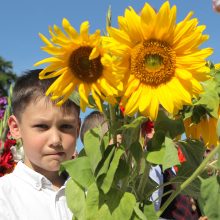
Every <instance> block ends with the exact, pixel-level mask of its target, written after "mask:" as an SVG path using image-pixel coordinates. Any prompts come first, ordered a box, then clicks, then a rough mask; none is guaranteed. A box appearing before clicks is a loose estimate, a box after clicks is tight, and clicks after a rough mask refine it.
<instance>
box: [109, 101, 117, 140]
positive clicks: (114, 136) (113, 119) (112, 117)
mask: <svg viewBox="0 0 220 220" xmlns="http://www.w3.org/2000/svg"><path fill="white" fill-rule="evenodd" d="M109 113H110V124H111V128H112V131H111V132H112V139H113V144H117V134H116V132H115V130H116V126H115V122H116V117H115V108H114V106H112V105H109Z"/></svg>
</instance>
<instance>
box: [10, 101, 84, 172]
mask: <svg viewBox="0 0 220 220" xmlns="http://www.w3.org/2000/svg"><path fill="white" fill-rule="evenodd" d="M13 117H14V118H13ZM10 120H11V122H10ZM13 123H14V124H13ZM10 124H11V125H10ZM79 124H80V122H79V116H78V114H77V112H76V110H75V109H72V110H71V112H68V114H67V113H66V114H65V113H64V112H63V111H62V110H61V109H60V108H59V107H57V106H55V105H53V104H52V103H51V102H46V101H45V98H42V99H40V100H39V101H36V102H34V103H30V104H29V105H28V106H27V107H26V109H25V110H24V112H23V113H22V116H21V120H20V121H18V120H17V119H16V118H15V116H11V118H10V119H9V126H10V129H11V131H12V135H13V134H14V136H15V137H16V138H21V139H22V142H23V147H24V153H25V161H24V163H25V164H26V165H27V166H29V167H30V168H32V169H34V170H36V171H37V172H39V173H41V174H43V175H45V174H47V172H48V171H49V172H51V171H52V172H53V171H58V170H59V167H60V164H61V163H62V162H63V161H66V160H69V159H71V158H72V155H73V154H74V152H75V146H76V139H77V137H78V133H79ZM13 129H14V130H13Z"/></svg>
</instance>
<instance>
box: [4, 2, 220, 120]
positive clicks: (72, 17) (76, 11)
mask: <svg viewBox="0 0 220 220" xmlns="http://www.w3.org/2000/svg"><path fill="white" fill-rule="evenodd" d="M145 2H148V3H150V4H151V5H152V6H153V7H154V8H156V9H159V8H160V6H161V4H162V3H163V2H164V0H150V1H144V0H133V1H131V0H130V1H129V0H112V1H110V0H102V1H101V0H80V1H75V0H62V1H58V0H38V1H31V0H19V1H15V0H1V13H0V56H2V57H3V58H5V59H6V60H8V61H12V62H13V67H14V71H15V72H16V73H17V74H18V75H20V74H21V73H22V72H23V71H25V70H27V69H32V68H33V64H34V63H35V62H36V61H39V60H41V59H43V58H46V57H48V55H47V54H46V53H45V52H43V51H41V49H40V47H41V46H43V42H42V41H41V40H40V38H39V36H38V33H39V32H41V33H42V34H44V35H46V36H49V34H48V26H51V25H53V24H56V25H58V26H61V22H62V19H63V18H64V17H66V18H67V19H68V20H69V21H70V22H71V24H72V25H73V26H74V27H75V28H76V29H77V30H79V26H80V24H81V22H83V21H85V20H88V21H89V22H90V25H91V28H90V30H91V32H94V31H95V30H96V29H101V30H104V29H105V16H106V12H107V9H108V6H109V5H111V7H112V26H117V16H119V15H123V14H124V10H125V8H126V7H128V6H132V7H133V8H134V9H135V10H136V11H139V10H140V9H141V8H142V7H143V5H144V3H145ZM170 4H171V5H174V4H175V5H176V6H177V22H178V21H180V20H182V19H184V17H185V16H186V15H187V13H188V12H189V11H194V17H197V18H198V19H199V24H205V25H206V30H205V32H204V33H206V34H208V35H209V36H210V38H209V40H208V41H207V42H205V43H204V44H203V47H212V48H214V50H215V51H214V54H213V55H212V56H211V57H210V60H212V61H213V62H214V63H220V43H219V41H220V28H219V23H220V14H218V13H216V12H214V11H213V9H212V1H211V0H171V1H170ZM84 116H85V114H83V115H82V117H84Z"/></svg>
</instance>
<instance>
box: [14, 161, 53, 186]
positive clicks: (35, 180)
mask: <svg viewBox="0 0 220 220" xmlns="http://www.w3.org/2000/svg"><path fill="white" fill-rule="evenodd" d="M14 174H15V175H16V176H18V177H19V178H20V179H22V180H23V181H25V182H26V183H28V184H30V185H32V186H33V187H34V188H35V189H37V190H41V189H42V188H50V189H52V183H51V182H50V181H49V180H48V179H47V178H46V177H45V176H43V175H42V174H40V173H37V172H36V171H34V170H32V169H30V168H29V167H28V166H26V165H25V164H24V163H23V162H21V161H19V162H18V164H17V166H16V167H15V170H14Z"/></svg>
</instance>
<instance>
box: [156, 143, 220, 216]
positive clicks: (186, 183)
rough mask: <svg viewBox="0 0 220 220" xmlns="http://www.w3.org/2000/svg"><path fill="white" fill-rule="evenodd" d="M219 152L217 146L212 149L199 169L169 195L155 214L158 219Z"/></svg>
mask: <svg viewBox="0 0 220 220" xmlns="http://www.w3.org/2000/svg"><path fill="white" fill-rule="evenodd" d="M218 150H219V146H217V147H216V148H215V149H213V150H212V151H211V152H210V153H209V154H208V156H207V157H206V158H205V159H204V160H203V162H202V163H201V164H200V165H199V167H198V168H197V169H196V170H195V171H194V173H193V174H192V175H191V176H190V177H189V178H188V179H186V180H185V181H184V182H183V183H182V184H181V185H180V186H179V187H178V188H177V189H176V190H175V191H174V192H173V193H172V194H171V195H170V197H169V198H168V199H167V201H166V202H165V203H164V204H163V206H162V207H161V208H160V210H159V211H158V212H157V216H158V217H159V216H160V215H161V214H162V213H163V212H164V211H165V209H166V208H167V207H168V206H169V204H170V203H171V202H172V201H173V199H174V198H175V197H176V196H177V195H178V194H179V193H181V191H182V190H184V189H185V188H186V187H187V186H188V185H189V184H190V183H191V182H192V181H194V180H195V179H196V178H197V177H198V176H199V175H200V173H202V172H203V170H204V169H205V167H206V165H207V163H208V162H209V160H210V159H211V158H212V157H213V156H214V155H215V154H216V153H217V152H218Z"/></svg>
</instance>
